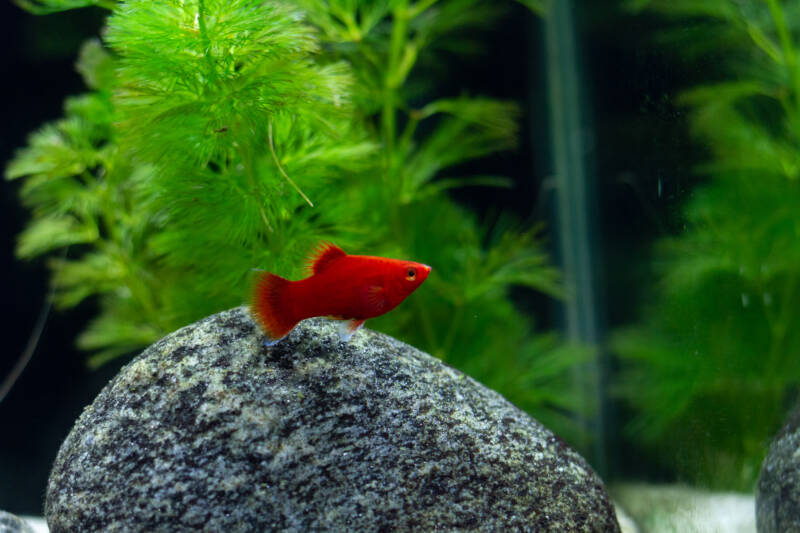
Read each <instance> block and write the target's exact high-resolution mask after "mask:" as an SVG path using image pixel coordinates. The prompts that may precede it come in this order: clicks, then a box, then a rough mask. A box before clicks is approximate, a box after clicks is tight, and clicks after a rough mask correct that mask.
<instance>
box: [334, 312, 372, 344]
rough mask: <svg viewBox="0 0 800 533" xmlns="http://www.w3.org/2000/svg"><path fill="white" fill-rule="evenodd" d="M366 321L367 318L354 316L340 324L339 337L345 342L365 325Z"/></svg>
mask: <svg viewBox="0 0 800 533" xmlns="http://www.w3.org/2000/svg"><path fill="white" fill-rule="evenodd" d="M364 322H366V319H363V318H352V319H350V320H346V321H344V322H342V325H341V326H339V338H340V339H342V341H344V342H347V341H349V340H350V337H352V336H353V333H355V332H356V331H358V330H359V328H361V326H363V325H364Z"/></svg>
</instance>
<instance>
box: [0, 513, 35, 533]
mask: <svg viewBox="0 0 800 533" xmlns="http://www.w3.org/2000/svg"><path fill="white" fill-rule="evenodd" d="M0 533H35V532H34V531H33V529H31V526H29V525H28V523H27V522H26V521H25V520H23V519H22V518H20V517H18V516H17V515H13V514H11V513H7V512H5V511H0Z"/></svg>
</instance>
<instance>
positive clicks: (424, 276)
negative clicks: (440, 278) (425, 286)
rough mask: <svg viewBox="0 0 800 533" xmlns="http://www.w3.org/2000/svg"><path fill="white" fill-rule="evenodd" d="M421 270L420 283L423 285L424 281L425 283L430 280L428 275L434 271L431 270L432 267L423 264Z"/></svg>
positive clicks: (420, 266)
mask: <svg viewBox="0 0 800 533" xmlns="http://www.w3.org/2000/svg"><path fill="white" fill-rule="evenodd" d="M419 269H420V271H421V272H420V275H419V278H420V283H422V282H423V281H425V280H426V279H428V274H430V273H431V270H432V269H431V267H429V266H428V265H423V264H420V265H419Z"/></svg>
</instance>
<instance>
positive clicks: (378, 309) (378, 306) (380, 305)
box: [364, 285, 388, 314]
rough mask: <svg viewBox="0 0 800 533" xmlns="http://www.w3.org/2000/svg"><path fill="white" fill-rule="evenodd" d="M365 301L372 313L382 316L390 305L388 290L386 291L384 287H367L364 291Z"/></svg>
mask: <svg viewBox="0 0 800 533" xmlns="http://www.w3.org/2000/svg"><path fill="white" fill-rule="evenodd" d="M364 301H365V302H366V304H367V307H368V309H369V310H370V312H372V313H378V314H382V313H383V312H384V309H385V308H386V305H387V303H388V299H387V298H386V289H384V288H383V286H382V285H370V286H368V287H366V289H365V291H364Z"/></svg>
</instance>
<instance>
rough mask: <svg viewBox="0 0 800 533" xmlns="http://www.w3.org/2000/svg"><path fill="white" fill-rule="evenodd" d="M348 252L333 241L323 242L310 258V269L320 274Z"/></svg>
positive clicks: (313, 272) (311, 271)
mask: <svg viewBox="0 0 800 533" xmlns="http://www.w3.org/2000/svg"><path fill="white" fill-rule="evenodd" d="M346 256H347V254H346V253H344V250H342V249H341V248H339V247H338V246H336V245H335V244H333V243H332V242H322V243H320V245H319V246H317V248H316V250H315V251H314V252H313V253H312V254H311V256H310V257H309V259H308V270H309V271H310V273H311V274H319V273H320V272H322V271H324V270H325V269H326V268H328V267H329V266H330V265H331V264H333V263H335V262H336V261H338V260H339V259H341V258H342V257H346Z"/></svg>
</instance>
